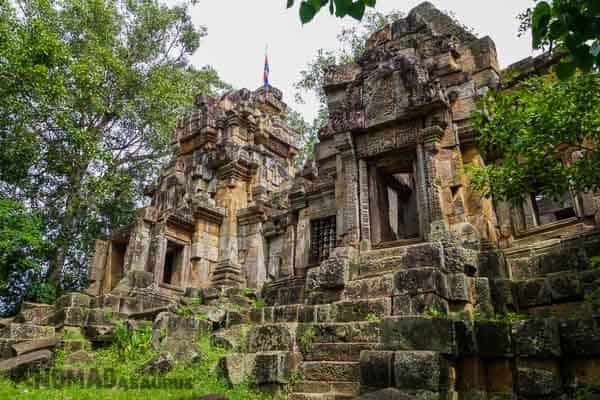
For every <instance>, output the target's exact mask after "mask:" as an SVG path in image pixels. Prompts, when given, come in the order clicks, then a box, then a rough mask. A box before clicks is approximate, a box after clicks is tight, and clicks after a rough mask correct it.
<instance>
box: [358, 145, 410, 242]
mask: <svg viewBox="0 0 600 400" xmlns="http://www.w3.org/2000/svg"><path fill="white" fill-rule="evenodd" d="M416 189H417V180H416V171H415V162H414V159H413V158H412V157H411V156H410V155H397V156H396V157H388V158H383V159H380V160H377V161H376V162H375V163H374V164H372V165H371V166H370V168H369V199H370V215H371V241H372V243H373V245H379V244H382V243H390V242H395V241H402V240H408V239H417V238H419V237H420V234H421V230H420V225H419V210H418V202H417V190H416Z"/></svg>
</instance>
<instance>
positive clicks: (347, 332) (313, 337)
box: [296, 321, 381, 343]
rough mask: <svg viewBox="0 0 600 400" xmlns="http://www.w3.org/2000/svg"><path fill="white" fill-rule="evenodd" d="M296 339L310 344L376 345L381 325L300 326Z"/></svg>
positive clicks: (324, 324) (359, 323) (365, 323)
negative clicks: (303, 338)
mask: <svg viewBox="0 0 600 400" xmlns="http://www.w3.org/2000/svg"><path fill="white" fill-rule="evenodd" d="M296 336H297V338H298V340H299V341H301V339H300V338H301V337H302V336H307V337H309V338H310V342H311V343H376V342H379V340H380V336H381V323H380V322H378V321H373V322H348V323H338V322H331V323H321V324H302V325H300V326H299V327H298V333H297V335H296Z"/></svg>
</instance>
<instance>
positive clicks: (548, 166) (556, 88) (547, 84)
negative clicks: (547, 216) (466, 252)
mask: <svg viewBox="0 0 600 400" xmlns="http://www.w3.org/2000/svg"><path fill="white" fill-rule="evenodd" d="M474 125H475V127H476V129H477V130H478V131H479V135H480V136H479V143H480V145H481V148H482V150H483V151H484V154H485V156H486V157H487V158H488V159H493V158H497V160H496V161H495V162H494V163H492V164H490V165H487V166H485V167H476V168H473V169H472V170H471V171H470V175H471V178H472V181H473V183H474V185H475V187H476V188H477V189H479V190H480V191H481V192H482V193H484V194H485V195H487V196H493V197H494V198H496V199H503V200H510V201H513V202H520V201H521V200H522V198H523V196H525V195H526V194H528V193H541V194H544V195H546V196H549V197H554V198H557V197H560V196H561V195H563V194H564V193H566V192H567V191H568V190H575V191H578V192H588V191H597V190H599V189H600V148H599V147H598V146H597V145H598V143H599V141H600V75H599V74H578V75H576V76H575V77H573V78H571V79H567V80H560V79H557V77H556V76H554V75H545V76H538V77H533V78H530V79H528V80H526V81H523V82H521V83H519V84H518V85H517V86H516V87H514V88H512V89H510V90H507V91H504V92H493V93H489V94H488V95H486V96H485V98H483V99H482V102H481V104H480V106H479V108H478V111H477V112H476V113H475V116H474ZM571 155H572V156H571Z"/></svg>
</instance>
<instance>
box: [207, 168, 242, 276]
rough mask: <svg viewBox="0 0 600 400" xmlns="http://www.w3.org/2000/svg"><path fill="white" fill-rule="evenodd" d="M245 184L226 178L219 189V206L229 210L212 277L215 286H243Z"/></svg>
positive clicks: (220, 235)
mask: <svg viewBox="0 0 600 400" xmlns="http://www.w3.org/2000/svg"><path fill="white" fill-rule="evenodd" d="M245 186H246V185H245V182H243V181H242V180H239V179H234V178H226V179H224V181H222V182H221V184H220V185H219V188H218V189H217V195H216V199H217V204H218V205H219V206H220V207H222V208H224V209H226V210H227V215H226V216H225V218H224V219H223V223H222V225H221V230H220V233H219V261H218V264H217V266H216V268H215V271H214V273H213V276H212V284H213V286H221V287H238V286H243V276H242V270H241V266H240V264H239V260H238V220H237V212H238V210H240V209H242V208H245V207H246V204H247V193H246V187H245Z"/></svg>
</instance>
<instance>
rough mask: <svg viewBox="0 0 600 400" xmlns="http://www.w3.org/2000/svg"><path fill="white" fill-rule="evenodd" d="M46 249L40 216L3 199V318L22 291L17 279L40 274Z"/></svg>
mask: <svg viewBox="0 0 600 400" xmlns="http://www.w3.org/2000/svg"><path fill="white" fill-rule="evenodd" d="M47 250H48V243H47V242H46V240H45V239H44V236H43V228H42V220H41V218H40V216H39V215H38V214H37V213H34V212H31V211H29V210H27V208H26V207H25V206H24V205H23V204H21V203H19V202H17V201H14V200H11V199H8V198H5V197H1V196H0V300H2V301H0V315H3V314H5V313H7V312H9V311H11V310H12V306H13V305H14V303H15V300H16V297H19V295H20V294H21V293H22V292H23V289H24V288H22V287H21V286H22V285H19V284H18V283H19V282H17V281H18V280H19V279H18V277H20V276H22V275H23V274H25V273H29V274H34V273H38V272H39V271H40V270H41V269H42V266H43V262H44V257H45V255H46V252H47Z"/></svg>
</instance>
